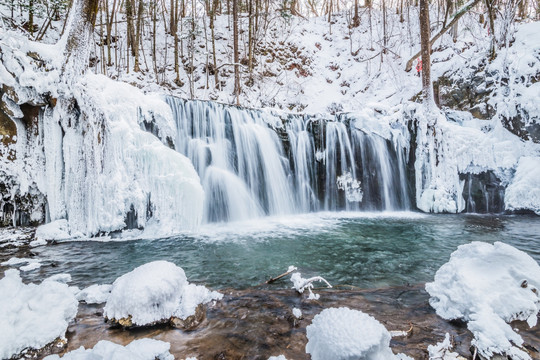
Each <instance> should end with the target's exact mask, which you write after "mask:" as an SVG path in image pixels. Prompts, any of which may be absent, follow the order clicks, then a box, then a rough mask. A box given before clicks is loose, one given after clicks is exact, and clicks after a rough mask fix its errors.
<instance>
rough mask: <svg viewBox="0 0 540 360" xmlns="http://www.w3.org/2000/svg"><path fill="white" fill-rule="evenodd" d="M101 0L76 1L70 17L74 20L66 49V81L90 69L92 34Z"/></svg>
mask: <svg viewBox="0 0 540 360" xmlns="http://www.w3.org/2000/svg"><path fill="white" fill-rule="evenodd" d="M98 4H99V0H75V1H74V2H73V5H72V10H71V11H70V13H71V14H70V15H71V16H72V18H73V21H71V26H70V28H69V30H68V33H67V34H66V36H67V41H66V48H65V50H64V54H65V58H66V62H65V63H64V67H63V69H62V73H63V75H65V76H64V80H69V79H72V78H74V77H75V76H77V75H80V74H82V73H84V72H85V71H86V69H87V68H88V59H89V57H90V46H88V44H90V43H91V37H92V32H93V31H94V26H95V24H96V16H97V10H98Z"/></svg>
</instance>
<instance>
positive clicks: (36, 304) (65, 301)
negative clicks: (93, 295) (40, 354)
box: [0, 269, 79, 359]
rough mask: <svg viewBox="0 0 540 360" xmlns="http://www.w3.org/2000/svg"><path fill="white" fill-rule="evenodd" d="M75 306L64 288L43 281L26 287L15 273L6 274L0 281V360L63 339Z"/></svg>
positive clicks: (72, 297)
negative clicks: (26, 349)
mask: <svg viewBox="0 0 540 360" xmlns="http://www.w3.org/2000/svg"><path fill="white" fill-rule="evenodd" d="M78 304H79V302H78V301H77V299H75V296H74V295H73V293H72V291H71V290H70V289H69V288H68V286H67V285H66V284H63V283H60V282H57V281H53V280H45V281H43V282H42V283H41V284H39V285H38V284H32V283H30V284H27V285H25V284H24V283H23V282H22V280H21V277H20V273H19V271H18V270H15V269H10V270H6V272H5V277H4V278H3V279H2V280H0V358H3V359H5V358H10V357H12V356H14V355H17V354H19V353H20V352H21V351H22V350H24V349H25V348H33V349H39V348H42V347H44V346H45V345H47V344H49V343H51V342H52V341H54V340H55V339H56V338H59V337H60V338H63V337H64V334H65V332H66V330H67V327H68V324H69V322H70V321H71V320H73V318H75V315H76V314H77V307H78Z"/></svg>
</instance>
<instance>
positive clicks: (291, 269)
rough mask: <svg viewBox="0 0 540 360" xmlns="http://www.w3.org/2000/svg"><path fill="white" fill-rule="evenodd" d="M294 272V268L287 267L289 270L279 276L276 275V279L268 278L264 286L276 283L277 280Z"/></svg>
mask: <svg viewBox="0 0 540 360" xmlns="http://www.w3.org/2000/svg"><path fill="white" fill-rule="evenodd" d="M295 270H296V268H291V267H289V270H287V272H284V273H283V274H281V275H278V276H276V277H274V278H270V279H268V280H266V282H265V284H271V283H273V282H276V281H278V280H279V279H281V278H283V277H285V276H287V275H289V274H290V273H292V272H293V271H295Z"/></svg>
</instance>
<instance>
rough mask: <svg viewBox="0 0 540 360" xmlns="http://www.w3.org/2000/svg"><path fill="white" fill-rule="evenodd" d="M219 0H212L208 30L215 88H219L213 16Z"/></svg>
mask: <svg viewBox="0 0 540 360" xmlns="http://www.w3.org/2000/svg"><path fill="white" fill-rule="evenodd" d="M218 2H219V0H214V5H213V6H212V14H211V15H210V30H211V32H212V33H211V36H212V54H213V55H214V56H213V62H214V86H215V87H216V89H219V88H220V86H219V71H218V68H217V56H216V36H215V32H214V27H215V26H214V25H215V21H216V19H215V17H216V11H217V7H218Z"/></svg>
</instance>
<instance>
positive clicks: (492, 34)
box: [485, 0, 497, 60]
mask: <svg viewBox="0 0 540 360" xmlns="http://www.w3.org/2000/svg"><path fill="white" fill-rule="evenodd" d="M485 3H486V8H487V13H488V19H489V35H490V37H491V43H490V46H489V60H493V59H495V55H496V45H497V40H496V38H495V31H494V29H495V9H494V8H493V5H494V3H495V0H485Z"/></svg>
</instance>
